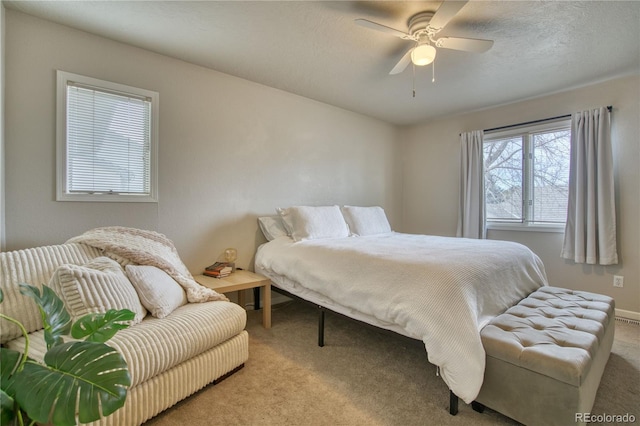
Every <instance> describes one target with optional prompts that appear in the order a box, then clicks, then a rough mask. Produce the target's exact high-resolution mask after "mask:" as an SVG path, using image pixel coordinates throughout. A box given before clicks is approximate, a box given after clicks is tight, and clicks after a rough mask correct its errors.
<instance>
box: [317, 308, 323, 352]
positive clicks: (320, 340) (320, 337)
mask: <svg viewBox="0 0 640 426" xmlns="http://www.w3.org/2000/svg"><path fill="white" fill-rule="evenodd" d="M318 310H319V312H320V314H319V316H318V346H320V347H323V346H324V309H323V308H322V306H318Z"/></svg>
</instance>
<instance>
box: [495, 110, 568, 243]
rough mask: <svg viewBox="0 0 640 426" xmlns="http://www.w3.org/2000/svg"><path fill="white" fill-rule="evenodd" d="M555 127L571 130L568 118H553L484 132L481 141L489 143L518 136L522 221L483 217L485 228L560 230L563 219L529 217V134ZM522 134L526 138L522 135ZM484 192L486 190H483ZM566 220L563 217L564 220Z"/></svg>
mask: <svg viewBox="0 0 640 426" xmlns="http://www.w3.org/2000/svg"><path fill="white" fill-rule="evenodd" d="M557 130H568V131H569V132H571V118H570V117H567V118H559V119H555V120H549V121H546V122H544V123H538V124H534V125H527V126H518V127H513V128H509V129H504V130H497V131H494V132H486V133H485V134H484V140H483V143H492V142H493V141H495V140H498V139H506V138H509V137H518V136H520V137H522V138H523V142H522V145H523V146H522V153H523V158H522V191H523V194H522V199H523V204H524V206H523V216H524V217H523V221H522V222H507V221H499V220H495V221H490V220H488V219H487V218H486V216H485V226H486V229H487V230H500V231H534V232H558V233H560V232H564V230H565V225H566V222H563V223H540V222H538V223H536V222H531V221H530V218H531V217H532V215H533V203H534V201H533V197H532V196H531V194H532V193H533V191H534V188H533V152H534V151H533V150H534V144H533V138H532V135H533V134H537V133H544V132H553V131H557ZM525 136H526V138H525ZM482 182H483V185H485V184H486V180H485V177H484V173H483V176H482ZM485 193H486V191H485ZM484 203H485V205H484V208H485V211H486V198H485V200H484ZM565 221H566V219H565Z"/></svg>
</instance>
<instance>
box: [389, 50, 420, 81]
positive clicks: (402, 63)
mask: <svg viewBox="0 0 640 426" xmlns="http://www.w3.org/2000/svg"><path fill="white" fill-rule="evenodd" d="M413 49H414V48H413V47H412V48H411V49H409V50H408V51H407V53H405V54H404V56H403V57H402V58H401V59H400V60H399V61H398V63H397V64H396V66H395V67H393V69H392V70H391V71H389V75H394V74H400V73H401V72H402V71H404V69H405V68H407V65H409V63H411V52H413Z"/></svg>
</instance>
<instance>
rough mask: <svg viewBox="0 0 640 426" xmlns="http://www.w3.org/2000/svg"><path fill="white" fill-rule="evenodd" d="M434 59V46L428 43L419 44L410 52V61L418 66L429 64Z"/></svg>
mask: <svg viewBox="0 0 640 426" xmlns="http://www.w3.org/2000/svg"><path fill="white" fill-rule="evenodd" d="M434 59H436V48H435V47H433V46H431V45H430V44H421V45H419V46H417V47H416V48H415V49H413V51H412V52H411V62H413V64H414V65H417V66H419V67H422V66H424V65H429V64H430V63H431V62H433V61H434Z"/></svg>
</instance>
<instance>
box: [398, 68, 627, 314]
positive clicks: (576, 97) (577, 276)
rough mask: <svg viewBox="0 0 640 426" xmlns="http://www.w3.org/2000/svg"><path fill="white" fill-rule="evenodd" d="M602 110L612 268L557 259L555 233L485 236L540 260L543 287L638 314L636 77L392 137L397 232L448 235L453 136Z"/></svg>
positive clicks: (454, 197) (454, 200) (454, 185)
mask: <svg viewBox="0 0 640 426" xmlns="http://www.w3.org/2000/svg"><path fill="white" fill-rule="evenodd" d="M606 105H613V113H612V141H613V150H614V167H615V170H616V171H615V173H616V176H615V181H616V202H617V224H618V255H619V257H620V259H621V261H620V264H619V265H616V266H607V267H603V266H588V265H577V264H574V263H572V262H569V261H565V260H563V259H561V258H560V248H561V245H562V238H563V234H562V233H537V232H504V231H490V232H489V234H488V237H489V238H492V239H508V240H514V241H518V242H520V243H523V244H525V245H527V246H529V247H530V248H531V249H532V250H533V251H535V252H536V253H537V254H538V255H539V256H540V257H541V258H542V260H543V261H544V264H545V267H546V270H547V274H548V277H549V282H550V284H551V285H555V286H560V287H567V288H572V289H581V290H587V291H594V292H598V293H603V294H607V295H610V296H612V297H614V298H615V299H616V306H617V308H618V309H621V310H626V311H632V312H633V313H636V315H640V314H638V313H640V209H639V206H638V205H639V203H640V174H639V170H640V77H639V76H637V75H636V76H630V77H624V78H618V79H615V80H611V81H606V82H603V83H600V84H596V85H593V86H589V87H584V88H579V89H575V90H571V91H567V92H564V93H559V94H555V95H552V96H546V97H541V98H537V99H532V100H527V101H523V102H519V103H516V104H512V105H506V106H502V107H497V108H491V109H486V110H483V111H478V112H473V113H469V114H465V115H460V116H456V117H450V118H446V119H441V120H437V121H434V122H431V123H426V124H423V125H418V126H411V127H408V128H405V129H403V130H402V132H401V135H400V138H401V140H402V142H403V143H402V157H403V160H402V168H403V182H404V185H403V231H405V232H412V233H427V234H437V235H455V233H456V225H457V217H458V214H457V209H458V192H459V190H458V184H459V179H458V174H459V164H458V161H459V156H458V153H459V141H458V134H459V133H460V132H463V131H470V130H475V129H488V128H492V127H498V126H504V125H509V124H515V123H520V122H525V121H530V120H536V119H541V118H547V117H553V116H557V115H564V114H567V113H571V112H574V111H580V110H583V109H589V108H595V107H598V106H606ZM613 275H623V276H624V278H625V281H624V288H613ZM638 318H640V316H638Z"/></svg>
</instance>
